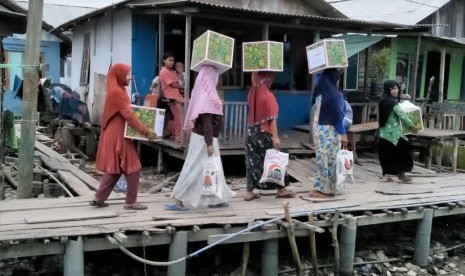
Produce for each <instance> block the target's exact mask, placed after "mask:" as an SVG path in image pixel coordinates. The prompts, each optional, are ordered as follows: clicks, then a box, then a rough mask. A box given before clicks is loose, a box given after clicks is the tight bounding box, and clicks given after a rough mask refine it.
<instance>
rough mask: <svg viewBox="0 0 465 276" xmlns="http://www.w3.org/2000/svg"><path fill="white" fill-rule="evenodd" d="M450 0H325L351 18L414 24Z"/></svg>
mask: <svg viewBox="0 0 465 276" xmlns="http://www.w3.org/2000/svg"><path fill="white" fill-rule="evenodd" d="M449 1H450V0H415V1H412V0H389V1H387V0H326V2H327V3H328V4H331V5H332V6H333V7H335V8H336V9H337V10H339V11H340V12H342V13H343V14H345V15H346V16H347V17H349V18H351V19H357V20H366V21H372V22H390V23H395V24H405V25H414V24H416V23H418V22H420V21H421V20H423V19H425V18H426V17H428V16H429V15H431V14H432V13H434V12H436V11H437V10H438V9H440V8H441V7H442V6H444V5H445V4H447V3H448V2H449Z"/></svg>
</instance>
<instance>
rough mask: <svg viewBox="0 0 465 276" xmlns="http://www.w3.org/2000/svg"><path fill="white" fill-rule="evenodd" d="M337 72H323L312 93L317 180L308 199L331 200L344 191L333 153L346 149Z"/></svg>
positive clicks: (328, 70) (343, 106)
mask: <svg viewBox="0 0 465 276" xmlns="http://www.w3.org/2000/svg"><path fill="white" fill-rule="evenodd" d="M340 78H341V71H340V70H339V69H335V68H332V69H326V70H324V71H323V74H322V75H321V79H320V81H319V82H318V84H317V86H316V87H315V92H314V93H313V100H312V104H313V108H314V109H315V110H314V117H313V126H312V135H313V143H314V145H315V149H316V151H315V157H316V164H317V170H316V177H315V184H314V185H313V190H310V193H309V196H310V197H332V196H334V195H337V194H340V193H342V192H343V187H341V186H338V185H337V181H336V154H337V152H338V150H340V149H341V147H342V148H343V149H346V148H347V142H348V141H347V136H346V130H345V128H344V116H345V111H346V109H345V102H344V98H343V95H342V93H341V92H340V91H339V89H338V83H339V80H340Z"/></svg>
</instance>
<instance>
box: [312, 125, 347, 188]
mask: <svg viewBox="0 0 465 276" xmlns="http://www.w3.org/2000/svg"><path fill="white" fill-rule="evenodd" d="M313 135H314V139H315V140H314V141H313V143H314V144H315V147H316V152H315V157H316V168H317V170H316V177H315V184H314V189H315V190H317V191H320V192H322V193H325V194H340V193H342V192H343V190H344V187H343V186H342V185H341V186H338V185H336V183H337V181H336V154H337V151H338V150H339V148H340V146H339V136H338V134H337V132H336V129H335V127H334V126H331V125H314V126H313Z"/></svg>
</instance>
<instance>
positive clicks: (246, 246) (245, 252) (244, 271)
mask: <svg viewBox="0 0 465 276" xmlns="http://www.w3.org/2000/svg"><path fill="white" fill-rule="evenodd" d="M249 255H250V243H249V242H244V248H243V250H242V264H241V276H247V264H248V263H249Z"/></svg>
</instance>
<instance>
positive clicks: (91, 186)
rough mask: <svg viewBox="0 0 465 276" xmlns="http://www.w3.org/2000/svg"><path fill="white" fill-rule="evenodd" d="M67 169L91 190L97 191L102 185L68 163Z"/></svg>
mask: <svg viewBox="0 0 465 276" xmlns="http://www.w3.org/2000/svg"><path fill="white" fill-rule="evenodd" d="M66 168H67V169H68V170H69V171H70V172H72V173H73V174H74V175H75V176H76V177H77V178H79V179H81V180H82V181H83V182H84V183H85V184H86V185H87V186H88V187H89V189H91V190H94V191H97V189H98V186H99V185H100V182H99V181H98V180H97V179H95V178H93V177H92V176H90V175H89V174H87V173H85V172H83V171H82V170H80V169H79V168H78V167H76V166H74V165H73V164H71V163H67V164H66Z"/></svg>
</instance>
